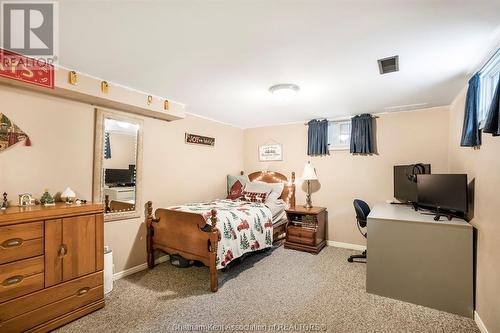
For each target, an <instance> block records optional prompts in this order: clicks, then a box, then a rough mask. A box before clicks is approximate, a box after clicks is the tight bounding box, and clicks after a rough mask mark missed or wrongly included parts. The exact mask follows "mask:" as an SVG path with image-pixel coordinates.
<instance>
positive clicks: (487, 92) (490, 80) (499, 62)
mask: <svg viewBox="0 0 500 333" xmlns="http://www.w3.org/2000/svg"><path fill="white" fill-rule="evenodd" d="M499 77H500V49H499V50H498V51H497V52H496V53H495V55H493V57H491V59H490V60H488V62H487V63H486V64H485V65H484V67H483V69H482V70H481V72H480V73H479V79H480V81H479V91H480V97H479V128H481V129H482V128H483V126H484V121H485V120H486V116H487V114H488V111H489V109H490V106H491V102H492V100H493V94H494V93H495V88H496V86H497V84H498V80H499Z"/></svg>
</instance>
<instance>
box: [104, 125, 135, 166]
mask: <svg viewBox="0 0 500 333" xmlns="http://www.w3.org/2000/svg"><path fill="white" fill-rule="evenodd" d="M136 140H137V139H136V136H135V135H131V134H124V133H116V132H111V133H109V144H110V146H111V158H107V159H104V161H103V163H102V167H103V168H105V169H128V166H129V164H135V163H136V162H135V145H136Z"/></svg>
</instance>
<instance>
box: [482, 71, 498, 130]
mask: <svg viewBox="0 0 500 333" xmlns="http://www.w3.org/2000/svg"><path fill="white" fill-rule="evenodd" d="M483 132H484V133H491V134H493V136H499V135H500V78H499V80H498V83H497V87H496V89H495V94H494V95H493V100H492V101H491V106H490V109H489V110H488V114H487V115H486V120H485V122H484V128H483Z"/></svg>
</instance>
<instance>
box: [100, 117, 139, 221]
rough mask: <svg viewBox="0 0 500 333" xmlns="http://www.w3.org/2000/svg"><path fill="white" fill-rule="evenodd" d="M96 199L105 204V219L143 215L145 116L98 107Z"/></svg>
mask: <svg viewBox="0 0 500 333" xmlns="http://www.w3.org/2000/svg"><path fill="white" fill-rule="evenodd" d="M95 111H96V118H95V149H94V202H102V203H103V204H104V207H105V214H104V220H105V221H115V220H122V219H128V218H136V217H139V216H140V215H141V185H142V184H141V179H142V177H141V175H142V174H141V173H142V130H143V122H142V119H140V118H137V117H134V116H131V115H129V114H126V113H122V112H118V111H111V110H104V109H96V110H95Z"/></svg>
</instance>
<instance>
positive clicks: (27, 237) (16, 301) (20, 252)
mask: <svg viewBox="0 0 500 333" xmlns="http://www.w3.org/2000/svg"><path fill="white" fill-rule="evenodd" d="M103 222H104V217H103V206H102V205H101V204H84V205H80V206H77V205H70V206H68V205H66V204H64V203H61V204H57V205H56V206H50V207H43V206H40V205H37V206H32V207H24V208H22V207H10V208H7V210H0V332H21V331H29V332H47V331H50V330H52V329H54V328H56V327H59V326H62V325H64V324H66V323H68V322H70V321H72V320H75V319H77V318H79V317H82V316H84V315H86V314H88V313H90V312H92V311H95V310H97V309H99V308H102V307H103V306H104V289H103V266H104V253H103V252H104V238H103V234H104V224H103Z"/></svg>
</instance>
